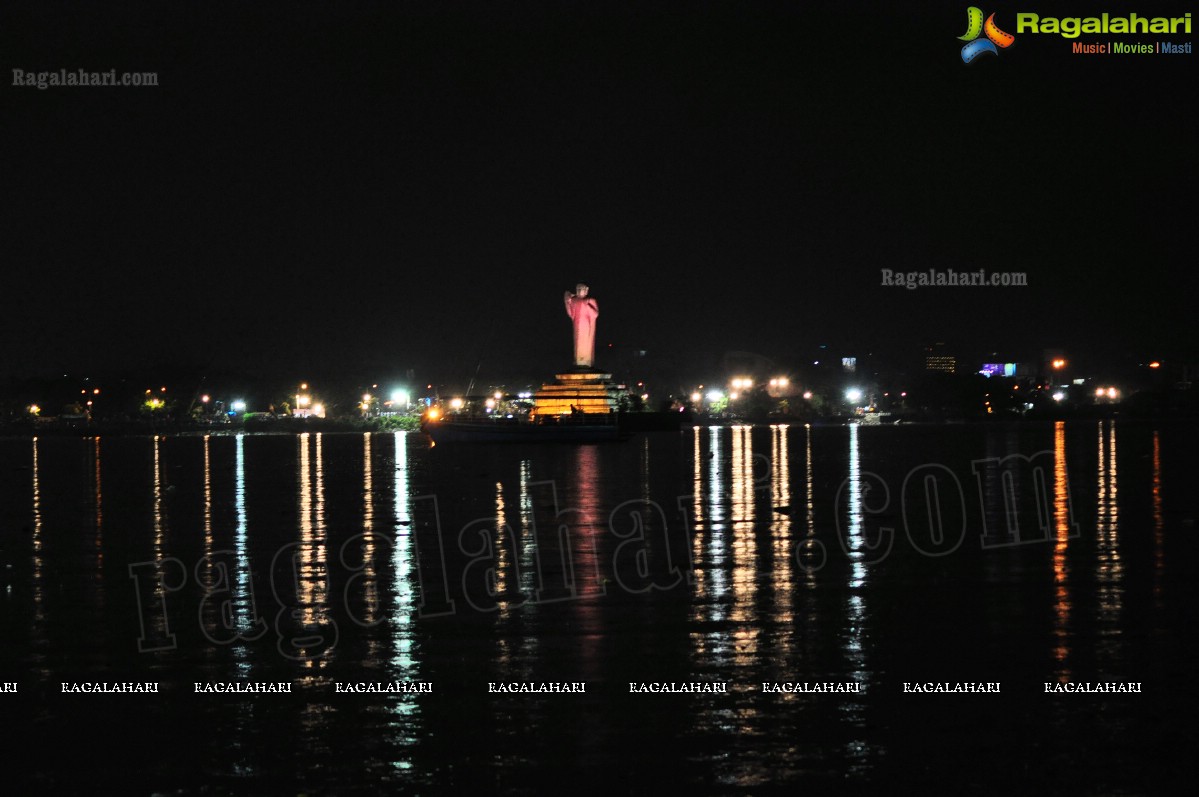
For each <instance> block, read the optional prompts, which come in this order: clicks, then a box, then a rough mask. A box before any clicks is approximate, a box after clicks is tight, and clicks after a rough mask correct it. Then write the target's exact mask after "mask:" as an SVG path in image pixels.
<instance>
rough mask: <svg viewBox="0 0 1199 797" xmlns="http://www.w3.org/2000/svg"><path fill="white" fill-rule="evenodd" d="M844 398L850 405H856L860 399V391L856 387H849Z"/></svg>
mask: <svg viewBox="0 0 1199 797" xmlns="http://www.w3.org/2000/svg"><path fill="white" fill-rule="evenodd" d="M845 398H847V399H849V401H850V402H851V403H854V404H856V403H857V402H858V401H860V400H861V398H862V391H861V390H859V389H858V388H856V387H851V388H850V389H849V390H846V391H845Z"/></svg>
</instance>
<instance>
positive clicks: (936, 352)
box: [924, 343, 958, 374]
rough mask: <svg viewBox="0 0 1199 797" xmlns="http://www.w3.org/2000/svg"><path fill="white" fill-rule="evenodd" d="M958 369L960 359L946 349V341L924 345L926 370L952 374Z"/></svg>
mask: <svg viewBox="0 0 1199 797" xmlns="http://www.w3.org/2000/svg"><path fill="white" fill-rule="evenodd" d="M957 369H958V359H957V357H954V356H953V355H952V354H950V353H949V352H948V351H946V350H945V344H944V343H934V344H933V345H931V346H925V347H924V370H926V371H941V372H942V373H946V374H952V373H955V372H956V371H957Z"/></svg>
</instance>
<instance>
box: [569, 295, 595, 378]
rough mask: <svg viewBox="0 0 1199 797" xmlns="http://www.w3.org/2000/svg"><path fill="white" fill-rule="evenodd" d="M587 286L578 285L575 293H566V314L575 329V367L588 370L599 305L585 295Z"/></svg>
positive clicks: (593, 357) (593, 348)
mask: <svg viewBox="0 0 1199 797" xmlns="http://www.w3.org/2000/svg"><path fill="white" fill-rule="evenodd" d="M587 290H588V289H587V286H586V285H583V284H582V283H579V284H578V285H576V286H575V292H574V293H571V292H570V291H567V292H566V296H565V297H564V298H565V300H566V314H567V315H568V316H570V319H571V321H573V322H574V327H575V367H576V368H590V367H592V364H593V363H594V361H595V319H596V316H598V315H599V305H598V304H597V303H596V301H595V299H593V298H592V297H590V296H588V295H587Z"/></svg>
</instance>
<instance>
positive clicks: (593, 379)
mask: <svg viewBox="0 0 1199 797" xmlns="http://www.w3.org/2000/svg"><path fill="white" fill-rule="evenodd" d="M554 379H555V381H554V382H547V383H546V384H544V385H542V386H541V389H540V390H538V391H537V393H535V394H534V395H533V413H532V414H533V415H570V414H571V413H572V412H586V413H608V412H616V410H617V407H618V400H619V396H620V394H621V393H622V392H624V391H623V388H622V387H621V386H620V385H616V384H614V383H613V382H612V374H605V373H600V372H599V371H590V370H581V371H569V372H567V373H564V374H554Z"/></svg>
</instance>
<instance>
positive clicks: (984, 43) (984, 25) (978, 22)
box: [958, 6, 1016, 64]
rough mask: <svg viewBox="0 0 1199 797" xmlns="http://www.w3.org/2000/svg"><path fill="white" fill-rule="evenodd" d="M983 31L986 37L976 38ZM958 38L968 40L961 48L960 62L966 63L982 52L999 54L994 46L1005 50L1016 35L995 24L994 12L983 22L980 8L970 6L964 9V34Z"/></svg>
mask: <svg viewBox="0 0 1199 797" xmlns="http://www.w3.org/2000/svg"><path fill="white" fill-rule="evenodd" d="M983 33H985V34H986V35H987V37H986V38H985V39H980V38H978V37H979V35H980V34H983ZM958 39H959V40H961V41H964V42H969V43H968V44H967V45H966V46H965V47H963V48H962V62H963V63H967V64H968V63H970V62H971V61H973V60H974V59H975V58H978V57H979V56H980V55H982V54H983V53H990V54H991V55H999V50H998V49H996V48H1003V49H1005V50H1006V49H1007V48H1008V47H1011V46H1012V42H1014V41H1015V40H1016V37H1015V36H1013V35H1012V34H1010V33H1004V32H1003V31H1001V30H1000V29H999V26H998V25H996V24H995V15H994V14H992V15H991V16H989V17H987V21H986V22H983V12H982V9H981V8H978V7H977V6H970V7H969V8H967V9H966V35H965V36H958Z"/></svg>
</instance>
